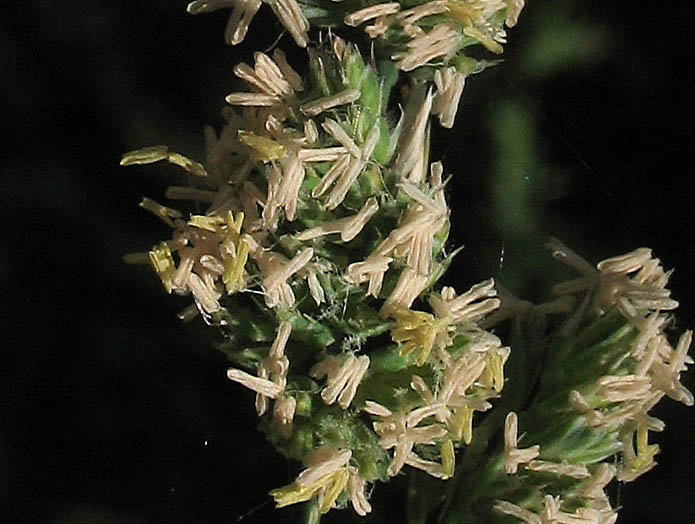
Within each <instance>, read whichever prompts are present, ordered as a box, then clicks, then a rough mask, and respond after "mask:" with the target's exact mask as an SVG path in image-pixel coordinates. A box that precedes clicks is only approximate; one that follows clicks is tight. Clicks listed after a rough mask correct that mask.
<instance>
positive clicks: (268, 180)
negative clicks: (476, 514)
mask: <svg viewBox="0 0 695 524" xmlns="http://www.w3.org/2000/svg"><path fill="white" fill-rule="evenodd" d="M307 52H308V61H309V71H308V74H306V75H304V76H301V75H300V74H299V73H297V72H296V71H295V70H294V69H293V68H292V67H291V66H290V65H289V64H288V62H287V59H286V57H285V55H284V54H283V53H282V52H281V51H279V50H275V51H274V53H273V54H272V56H269V55H266V54H264V53H260V52H259V53H256V54H255V56H254V63H253V65H249V64H246V63H241V64H239V65H237V66H236V67H234V72H235V74H236V75H237V76H238V77H239V78H240V79H242V80H243V81H244V82H245V83H246V84H247V86H248V90H241V91H237V92H234V93H231V94H229V95H228V96H227V97H226V100H227V103H228V104H229V105H230V107H228V108H227V109H226V110H225V112H224V116H225V118H226V120H227V125H226V126H225V128H224V129H223V130H222V132H221V134H220V136H219V137H218V136H216V134H215V133H214V132H212V131H211V130H208V131H207V146H208V154H207V159H206V161H205V162H203V164H197V163H195V162H193V161H190V160H186V161H185V162H184V161H178V162H174V163H177V164H178V165H181V166H182V167H184V168H185V169H187V170H188V171H189V172H192V173H193V174H195V175H197V178H196V180H195V181H194V184H193V185H191V186H190V187H187V188H183V187H180V188H176V187H174V188H170V189H169V190H168V191H167V195H168V196H169V197H170V198H172V197H174V198H178V199H190V200H195V201H197V202H199V203H205V204H207V205H208V208H207V210H206V212H205V213H203V214H195V215H191V216H190V217H189V218H188V219H187V220H186V219H184V218H183V213H182V212H181V211H178V210H174V209H171V208H168V207H165V206H161V205H159V204H155V203H154V201H151V200H146V201H145V202H146V203H145V204H144V207H146V209H148V210H150V211H152V212H153V213H155V214H156V215H157V216H159V217H160V218H162V219H163V220H164V221H165V222H166V223H167V224H168V225H169V226H170V227H172V229H173V235H172V238H171V239H170V240H167V241H165V242H162V243H160V244H158V245H157V246H155V247H154V248H153V249H152V250H151V251H150V252H149V253H148V254H147V256H148V258H149V260H150V263H151V265H152V266H153V268H154V269H155V271H156V273H157V274H158V275H159V277H160V279H161V280H162V283H163V285H164V287H165V289H166V290H167V291H168V292H175V293H179V294H190V295H192V297H193V300H194V307H191V308H188V309H187V310H186V311H185V312H184V313H182V317H183V318H191V317H192V316H193V315H195V314H196V313H197V312H200V313H202V314H203V316H204V317H205V318H206V320H207V321H208V322H209V323H213V324H217V325H220V326H222V327H223V329H224V330H225V331H227V332H228V337H227V340H226V341H225V343H224V344H223V347H224V349H225V350H226V351H228V353H229V355H230V358H231V359H232V360H233V361H234V362H235V363H236V364H237V366H236V367H233V368H231V369H229V371H228V373H227V376H228V378H229V379H230V380H232V381H234V382H236V383H239V384H241V385H243V386H245V387H246V388H248V389H250V390H252V391H253V392H254V393H255V394H256V410H257V413H258V415H259V416H260V417H262V420H263V421H264V422H263V427H264V428H265V429H266V431H267V432H268V435H269V438H270V439H271V440H273V441H274V442H275V443H276V444H277V446H278V448H279V449H280V450H281V451H282V452H283V453H285V454H286V455H288V456H290V457H292V458H295V459H299V460H301V461H303V462H304V464H305V465H306V466H307V469H306V470H305V471H304V472H302V473H301V474H300V475H299V477H298V478H297V480H296V481H295V482H294V483H293V484H291V485H289V486H286V487H284V488H281V489H279V490H276V491H274V492H273V496H274V497H275V499H276V501H277V503H278V505H279V506H284V505H287V504H291V503H295V502H300V501H306V500H309V499H314V500H316V501H318V502H317V503H318V504H319V507H320V511H321V512H326V511H328V510H329V509H330V508H332V507H334V506H336V505H337V506H342V505H343V504H344V502H345V501H348V500H349V501H351V502H352V505H353V507H354V509H355V511H357V513H358V514H360V515H363V514H365V513H367V512H368V511H369V510H370V505H369V503H368V502H367V499H366V495H365V489H366V486H367V483H371V482H374V481H376V480H386V479H388V477H389V476H394V475H396V474H397V473H399V472H400V471H401V469H402V468H403V467H404V466H406V465H408V466H411V467H414V468H417V469H421V470H423V471H425V472H427V473H429V474H430V475H432V476H433V477H436V478H444V479H446V478H450V477H452V476H453V474H454V464H455V459H454V456H455V448H458V447H459V446H460V445H466V444H469V443H470V442H471V440H472V435H473V419H474V413H475V412H476V411H479V412H482V411H486V410H488V409H489V408H490V407H491V403H490V402H489V400H490V399H493V398H495V397H497V396H498V395H499V393H500V391H501V390H502V387H503V385H504V378H503V367H504V363H505V362H506V360H507V358H508V357H509V348H506V347H503V346H502V344H501V342H500V340H499V339H498V338H497V337H495V336H494V335H492V334H491V333H488V332H486V331H483V330H482V329H481V328H479V327H478V322H479V321H480V320H482V319H483V318H484V317H485V316H486V315H487V314H488V313H490V312H492V311H494V310H495V309H496V308H497V307H498V305H499V300H497V298H496V297H495V295H496V291H495V288H494V282H493V281H492V280H489V281H486V282H483V283H481V284H479V285H477V286H473V287H472V288H471V289H470V290H469V291H467V292H466V293H463V294H461V295H457V294H456V292H455V291H454V289H453V288H450V287H446V288H444V289H442V290H441V291H439V292H435V291H433V286H434V285H435V283H436V281H437V279H438V278H439V277H440V276H441V275H442V274H443V272H444V270H445V268H446V266H447V264H448V263H449V260H450V259H451V255H450V256H447V255H446V254H445V251H444V243H445V240H446V237H447V234H448V229H449V209H448V206H447V203H446V199H445V194H444V188H445V183H444V180H443V174H444V168H443V166H442V164H441V163H440V162H435V163H433V164H431V165H430V166H427V157H428V154H427V136H428V135H429V126H430V116H431V114H432V107H433V105H432V101H433V98H434V96H433V94H432V89H430V88H429V87H428V86H427V85H426V84H422V83H416V84H414V85H413V87H412V91H411V94H410V98H409V99H408V100H407V101H406V107H405V110H404V111H403V112H402V114H400V115H398V114H397V113H396V114H392V113H391V112H390V111H389V109H388V107H389V106H388V99H389V95H390V90H391V87H392V85H393V84H392V83H391V84H389V83H388V82H389V81H388V78H387V75H388V70H387V71H385V72H382V71H377V70H375V69H374V68H373V67H372V66H369V65H366V64H365V63H364V61H363V60H362V57H361V55H360V53H359V52H358V50H357V48H356V47H355V46H353V45H350V44H348V43H346V42H344V41H343V40H341V39H340V38H338V37H335V36H333V37H331V38H330V39H329V41H328V42H326V43H325V44H323V45H322V46H320V47H319V48H312V47H310V48H308V50H307ZM391 67H392V66H391ZM447 78H448V77H447ZM447 85H448V84H447ZM448 88H449V87H447V89H448ZM459 94H460V93H459ZM423 100H424V101H425V103H424V105H423V104H422V103H421V102H422V101H423ZM440 106H441V103H440ZM171 155H172V154H171V153H169V152H168V150H167V149H166V148H164V147H153V148H145V149H141V150H137V151H133V152H130V153H127V154H126V155H124V157H123V161H122V164H124V165H129V164H143V163H152V162H157V161H161V160H168V161H172V160H171V158H172V157H171ZM174 158H175V160H177V159H179V158H183V157H181V156H180V155H178V156H176V157H174ZM190 166H194V167H193V168H191V167H190ZM195 182H197V183H195ZM132 258H133V259H137V258H138V257H137V256H133V257H132ZM141 258H144V256H142V257H141ZM421 297H427V298H428V300H429V303H430V306H431V309H432V312H428V311H423V310H414V309H411V308H412V307H413V304H414V303H415V302H416V301H418V300H419V299H420V298H421ZM258 299H260V300H258ZM252 317H255V318H252ZM389 332H390V334H391V337H390V338H391V339H392V341H393V343H389V341H388V339H387V340H386V341H384V340H381V341H377V342H373V341H372V340H375V339H376V340H378V339H377V337H379V335H381V334H383V333H389ZM266 344H269V345H268V346H267V345H266ZM242 348H245V349H242ZM385 375H391V376H392V377H393V376H395V377H396V382H397V383H396V384H393V383H392V382H393V380H394V379H393V378H391V379H390V380H389V381H384V380H383V379H384V377H385ZM401 379H403V380H405V382H404V384H403V387H401V385H400V384H398V381H400V380H401ZM403 388H405V389H403ZM404 391H405V393H404ZM331 425H334V426H335V425H341V426H342V427H343V428H348V429H349V430H345V429H343V431H342V433H343V434H347V435H351V438H345V437H344V436H343V437H338V436H336V435H332V434H326V431H327V430H326V428H330V427H331ZM357 434H359V435H361V436H360V438H359V439H358V438H357V436H356V435H357ZM365 438H366V440H367V442H366V443H365V442H363V441H364V440H365ZM355 442H359V445H358V446H356V445H355ZM370 443H371V444H370Z"/></svg>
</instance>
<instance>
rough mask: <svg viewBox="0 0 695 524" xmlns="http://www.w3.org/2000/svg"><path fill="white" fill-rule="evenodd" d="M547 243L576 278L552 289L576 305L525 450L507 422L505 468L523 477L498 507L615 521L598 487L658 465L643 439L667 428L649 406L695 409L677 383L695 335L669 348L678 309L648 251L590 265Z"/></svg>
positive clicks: (526, 515) (514, 422)
mask: <svg viewBox="0 0 695 524" xmlns="http://www.w3.org/2000/svg"><path fill="white" fill-rule="evenodd" d="M548 247H549V248H550V249H551V250H552V252H553V256H554V257H555V258H557V259H559V260H561V261H563V262H564V263H566V264H567V265H569V266H570V267H572V268H573V269H575V270H576V271H578V272H579V273H580V275H581V276H580V277H579V278H577V279H574V280H571V281H568V282H565V283H562V284H558V285H556V286H555V287H554V291H555V292H556V293H558V294H561V295H565V294H568V293H569V294H575V295H578V297H577V298H578V300H577V306H576V307H575V308H574V311H573V312H572V314H570V315H568V316H567V319H566V321H565V325H564V326H563V327H562V328H561V329H560V336H559V337H558V339H557V341H556V343H555V344H553V345H551V354H550V355H549V358H548V360H547V361H546V362H545V365H546V366H547V369H546V370H545V371H544V373H543V380H542V381H541V388H540V391H539V392H538V394H537V396H536V399H535V405H534V406H532V407H531V408H530V409H529V410H527V417H526V420H527V422H526V427H527V429H528V431H527V433H526V435H525V437H524V438H525V442H527V443H530V444H532V445H531V446H530V447H527V448H524V449H519V448H517V428H518V417H517V415H516V413H514V412H511V413H509V415H508V416H507V421H506V425H505V446H504V469H505V471H506V473H507V474H509V475H517V476H518V475H523V476H524V477H525V480H524V482H523V493H524V494H523V499H518V500H515V497H516V496H521V491H522V489H521V483H519V482H518V480H516V479H514V480H511V481H510V484H511V485H512V486H513V485H515V483H516V484H517V485H518V486H519V489H518V491H517V492H516V493H514V491H513V490H509V491H508V492H507V494H506V500H497V501H496V502H495V503H494V507H495V509H496V510H497V511H498V512H500V513H503V514H507V515H511V516H514V517H516V518H517V519H518V520H521V521H523V522H527V523H529V524H536V523H541V522H587V523H594V524H608V523H613V522H615V521H616V519H617V516H618V514H617V512H616V511H615V509H613V508H612V507H611V504H610V501H609V499H608V496H607V494H606V492H605V490H604V488H605V487H606V486H607V485H608V484H609V483H610V481H611V480H612V479H614V478H616V479H618V480H619V481H621V482H629V481H633V480H635V479H636V478H638V477H639V476H641V475H643V474H644V473H646V472H647V471H649V470H650V469H652V468H653V467H654V466H655V465H656V462H655V460H654V457H655V455H656V454H657V453H658V451H659V447H658V446H657V445H656V444H650V443H649V440H650V439H649V433H650V432H654V431H656V432H659V431H663V429H664V427H665V424H664V422H663V421H661V420H659V419H657V418H654V417H653V416H651V415H650V414H649V412H650V410H651V409H652V408H653V407H654V406H655V405H656V404H657V403H658V402H659V401H660V400H661V399H662V398H663V397H664V396H668V397H670V398H672V399H674V400H677V401H679V402H682V403H684V404H686V405H688V406H690V405H692V404H693V395H692V393H691V392H690V391H688V390H687V389H686V388H685V387H684V386H683V385H682V384H681V382H680V374H681V372H683V371H684V370H685V368H686V364H691V363H692V359H691V358H690V357H689V356H688V355H687V351H688V348H689V347H690V343H691V339H692V333H691V332H690V331H686V332H685V333H684V334H682V335H681V336H680V338H679V340H678V343H677V345H676V347H675V348H674V347H672V346H671V344H670V343H669V340H668V337H667V334H666V332H665V329H666V328H667V327H668V325H669V324H670V323H671V319H672V317H671V316H670V314H669V313H668V312H669V311H671V310H673V309H675V308H676V307H677V306H678V303H677V302H676V301H674V300H673V299H671V298H670V292H669V290H668V289H667V288H666V284H667V281H668V277H669V272H665V271H664V270H663V268H662V267H661V264H660V261H659V259H656V258H653V257H652V254H651V250H649V249H646V248H642V249H637V250H635V251H632V252H630V253H627V254H625V255H622V256H618V257H613V258H609V259H607V260H604V261H602V262H600V263H598V264H597V265H596V267H595V268H594V267H593V266H591V264H589V263H588V262H586V261H585V260H584V259H582V258H581V257H579V256H578V255H577V254H576V253H574V252H573V251H572V250H570V249H569V248H568V247H566V246H565V245H563V244H562V243H561V242H559V241H558V240H556V239H551V240H550V242H549V243H548ZM563 400H564V401H565V402H566V403H565V402H563ZM551 418H552V419H554V420H551ZM559 450H560V451H559ZM616 455H618V456H619V457H620V460H619V461H616V460H615V459H614V457H615V456H616ZM616 463H617V465H616ZM529 492H530V493H531V494H532V495H531V496H529ZM510 495H511V496H510Z"/></svg>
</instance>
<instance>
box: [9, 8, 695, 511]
mask: <svg viewBox="0 0 695 524" xmlns="http://www.w3.org/2000/svg"><path fill="white" fill-rule="evenodd" d="M613 4H615V5H613ZM185 5H186V2H185V1H178V0H177V1H174V0H169V1H164V0H152V1H145V2H138V3H130V4H129V3H121V2H107V1H105V0H92V1H89V2H86V1H84V2H80V1H72V2H55V1H54V2H50V1H45V2H38V1H33V2H32V1H25V2H17V3H13V4H12V6H10V7H8V8H6V9H5V13H4V14H3V16H2V18H1V19H0V75H1V76H0V78H1V79H2V86H1V88H0V110H1V111H2V113H1V114H2V123H1V125H2V127H3V128H4V129H3V131H4V133H3V134H4V136H5V138H4V139H3V142H2V151H3V155H2V162H1V163H0V166H1V169H2V176H1V177H0V191H1V192H2V195H3V200H4V205H3V209H4V211H5V214H4V215H5V219H4V220H3V234H2V243H1V244H0V286H2V287H1V288H0V289H1V293H2V294H1V295H0V296H1V297H2V299H3V304H4V308H3V309H4V310H3V312H2V317H1V318H2V322H3V334H4V337H5V344H4V352H3V358H2V362H1V363H0V384H1V386H0V387H1V388H2V390H0V522H8V523H14V522H18V523H19V522H36V523H50V524H53V523H55V524H58V523H60V524H63V523H71V524H73V523H75V524H76V523H90V522H100V523H102V522H103V523H129V524H130V523H160V522H182V523H183V522H205V523H208V522H210V523H234V522H238V521H240V520H241V522H242V523H244V524H247V523H248V524H250V523H255V522H268V521H270V520H271V519H274V520H283V519H285V518H287V519H289V518H290V517H292V516H294V515H295V513H292V511H285V512H282V513H275V512H274V511H273V510H272V504H271V503H269V497H268V496H267V491H268V490H269V489H271V488H273V487H277V486H279V485H282V484H284V483H285V482H287V481H289V480H291V478H292V476H293V474H294V473H295V470H294V469H292V468H289V467H288V466H286V465H285V463H284V461H283V460H282V459H281V458H280V457H278V456H277V455H276V454H275V452H274V451H273V450H272V449H271V447H270V446H269V445H268V444H266V443H265V441H264V439H263V437H262V435H260V434H259V433H257V432H256V431H255V429H254V427H255V424H256V417H255V413H254V412H253V408H252V401H251V399H252V395H251V394H250V393H248V392H246V391H242V389H241V388H239V387H236V386H235V385H234V384H232V383H230V382H229V381H228V380H227V379H226V378H225V370H226V368H227V364H226V362H225V359H224V358H223V357H222V356H221V355H220V354H218V353H216V352H215V351H214V350H213V349H212V343H213V341H214V340H215V336H216V333H214V332H211V331H212V330H210V329H209V328H208V329H206V326H204V325H203V324H202V323H201V322H199V321H198V322H194V323H191V324H188V325H186V326H182V325H181V324H180V323H179V321H178V320H177V319H176V316H175V314H176V312H177V311H179V310H180V309H182V308H183V307H184V306H186V305H187V304H188V301H187V300H186V299H181V298H177V297H169V296H166V295H165V294H164V293H163V292H162V289H161V286H160V284H159V282H158V281H157V279H156V278H155V277H154V276H153V275H152V274H151V273H150V272H148V271H147V270H144V269H142V268H138V267H131V266H126V265H124V264H123V263H122V262H121V255H122V254H124V253H127V252H131V251H142V250H146V249H148V248H149V247H150V246H151V245H152V244H153V243H155V242H156V241H158V240H160V239H163V238H165V235H167V234H168V231H167V229H166V228H165V227H163V226H162V225H160V223H159V222H158V221H157V220H156V219H153V218H152V217H151V216H149V215H148V214H147V213H145V212H143V211H142V210H140V209H138V208H137V203H138V202H139V200H140V198H141V196H142V195H147V196H151V197H153V198H155V199H161V195H162V193H163V191H164V189H165V188H166V186H167V185H168V184H169V183H170V182H176V181H177V179H176V176H175V175H174V176H173V177H170V176H169V174H170V173H171V172H172V170H171V169H167V168H166V167H159V166H154V167H150V168H149V169H139V168H134V169H133V168H131V169H127V170H126V169H123V168H120V167H119V166H118V160H119V158H120V155H121V153H122V152H124V151H127V150H130V149H135V148H138V147H141V146H145V145H153V144H168V145H169V146H171V148H172V149H173V150H176V151H179V152H181V153H183V154H187V155H189V156H191V157H193V158H202V151H203V140H202V126H203V124H205V123H210V124H213V125H214V126H216V127H218V128H219V126H220V124H221V118H220V116H219V109H220V108H221V107H222V105H223V97H224V95H225V94H226V93H227V92H228V91H230V90H231V87H232V86H233V85H234V84H233V83H234V79H233V75H232V72H231V69H232V67H233V65H234V64H235V63H237V62H238V61H240V60H242V59H244V60H249V57H250V54H251V51H253V50H254V49H257V48H258V49H265V48H267V47H268V46H269V45H271V44H272V43H273V41H274V40H275V39H276V37H277V36H278V35H279V34H280V29H281V28H280V27H279V26H278V24H277V23H276V22H275V19H274V18H273V17H272V16H271V15H270V12H269V10H268V9H267V8H263V10H262V11H261V12H260V13H259V14H258V15H257V17H256V19H255V20H254V23H253V24H252V27H251V34H255V35H256V36H255V37H254V40H253V41H249V42H246V43H244V44H243V45H242V46H239V47H237V48H229V47H226V46H225V45H224V43H223V39H222V33H223V28H224V25H225V22H226V18H227V15H226V13H221V12H220V13H216V14H212V15H206V16H201V17H191V16H188V15H186V13H185ZM686 5H687V3H686V2H680V3H679V5H678V6H674V5H671V6H669V7H668V8H661V7H660V6H659V5H655V4H653V3H649V2H643V3H632V4H631V6H630V8H629V9H621V8H619V7H617V3H607V2H599V1H588V0H575V1H571V0H555V1H550V0H537V1H535V2H529V5H528V6H527V7H526V9H525V11H524V12H523V13H522V15H521V18H520V21H519V25H518V27H517V28H515V29H514V30H512V31H510V32H509V33H510V38H509V39H510V43H509V45H508V46H507V47H506V51H505V55H504V56H505V59H506V62H505V63H503V64H501V65H500V66H498V67H496V68H493V69H491V70H489V71H485V72H484V73H483V74H482V75H480V76H476V77H472V78H470V79H469V81H468V83H467V86H466V89H465V91H464V97H463V101H462V105H461V110H460V113H459V116H458V119H457V124H456V128H455V131H442V130H434V131H433V158H434V159H438V158H443V159H444V163H445V167H446V168H447V169H448V171H450V172H452V173H453V174H454V177H453V179H452V182H451V188H450V190H449V195H448V197H449V200H450V202H451V203H452V207H453V209H454V215H453V216H454V224H453V230H452V241H451V243H452V245H458V244H465V245H466V249H464V251H463V252H462V254H461V255H460V257H459V258H458V259H457V261H456V262H455V264H454V267H453V269H452V271H451V272H450V275H451V276H448V277H447V281H448V282H449V283H451V284H454V285H456V286H458V287H467V286H469V285H470V284H472V283H474V282H476V281H478V280H480V279H482V278H486V277H488V276H490V275H491V274H492V275H493V276H496V277H499V279H500V280H501V281H502V282H505V283H507V285H508V287H510V288H512V289H513V290H514V291H517V292H519V293H522V294H524V296H530V297H533V298H536V299H541V298H543V297H544V296H546V291H543V290H547V287H548V281H549V278H550V276H549V275H550V274H551V273H552V271H553V270H552V269H551V268H552V267H555V266H554V265H551V264H549V263H548V260H549V257H548V256H547V254H546V253H545V252H544V249H543V247H542V242H543V240H544V239H545V238H546V237H547V236H548V235H550V234H552V235H556V236H559V237H561V238H562V239H563V240H564V241H565V242H566V243H568V244H569V245H571V246H573V247H575V248H576V249H577V250H578V251H580V252H582V253H584V254H585V255H586V256H587V258H588V259H589V260H591V261H593V262H595V261H597V260H600V259H601V258H606V257H608V256H611V255H615V254H619V253H623V252H626V251H628V250H630V249H633V248H635V247H638V246H642V245H647V246H650V247H652V248H654V251H655V254H656V255H657V256H659V257H660V258H661V259H662V261H663V263H664V264H665V266H666V267H669V268H670V267H674V268H676V272H675V274H674V276H673V278H672V280H671V289H672V290H673V295H674V296H675V298H677V299H678V300H679V301H681V303H682V306H681V309H680V310H679V315H678V319H679V320H678V322H679V326H678V327H679V328H680V329H685V328H687V327H691V328H692V327H695V314H694V309H693V303H695V299H694V298H693V296H692V293H691V289H692V285H693V274H692V273H691V271H692V262H691V255H692V253H693V248H692V242H693V233H692V229H691V227H692V221H691V213H690V209H691V200H692V196H693V189H694V184H693V181H692V174H691V159H692V152H693V144H692V141H691V140H692V129H693V128H692V112H691V111H690V108H691V98H692V94H691V93H692V89H693V81H692V80H693V78H692V72H691V71H692V66H691V64H692V53H693V44H692V38H691V37H690V32H691V28H690V26H689V23H688V22H689V20H690V16H689V12H688V11H687V7H686ZM281 45H283V46H284V47H285V48H291V45H292V44H291V43H290V41H289V39H288V38H287V36H285V37H283V39H282V40H281ZM293 56H301V55H300V54H294V55H293ZM178 182H179V183H180V179H179V180H178ZM694 382H695V380H694V379H693V376H692V374H691V375H690V376H687V377H686V379H685V383H686V384H687V385H689V386H690V388H691V389H692V387H693V385H694ZM663 404H664V405H663V406H659V407H658V408H657V410H656V411H657V414H658V415H659V416H661V417H662V418H664V419H665V421H666V423H667V430H666V432H665V433H664V434H662V435H657V436H656V437H655V438H656V441H657V442H658V443H659V444H660V445H661V446H662V452H661V454H660V455H659V458H658V460H659V462H660V465H659V467H658V468H657V469H656V470H654V471H653V472H651V473H649V474H647V475H646V476H645V477H643V478H641V479H639V480H638V481H637V482H636V483H635V484H631V485H625V486H624V487H622V489H621V490H620V492H619V493H616V496H619V499H618V500H617V503H618V504H620V505H622V506H624V509H623V510H622V514H621V518H620V520H619V521H620V522H624V523H641V522H655V523H657V522H658V523H684V522H688V521H689V520H690V518H691V517H690V515H692V514H693V513H694V512H695V503H694V502H693V498H692V496H691V491H692V487H691V478H692V473H691V465H692V463H693V460H694V459H695V453H694V451H693V443H694V440H695V439H694V437H693V430H694V429H695V423H694V420H695V419H694V417H695V412H693V411H692V410H688V409H686V408H685V407H683V406H681V405H677V404H675V403H673V402H670V401H668V400H666V401H664V402H663ZM392 484H393V485H391V486H388V487H385V486H382V485H379V486H377V488H376V490H375V494H374V498H373V506H374V507H375V512H374V514H373V515H372V516H371V517H369V518H367V519H364V520H362V521H363V522H399V521H401V520H402V510H401V509H400V505H399V497H400V496H401V495H402V492H401V490H402V485H401V486H399V483H398V482H396V483H392ZM254 508H255V509H254ZM249 511H252V512H251V513H250V514H248V515H247V516H245V517H243V518H242V516H243V515H246V514H247V513H248V512H249ZM348 513H350V511H346V512H342V513H336V514H335V515H333V518H332V519H331V521H334V522H340V521H341V520H342V519H345V518H347V517H348Z"/></svg>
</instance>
